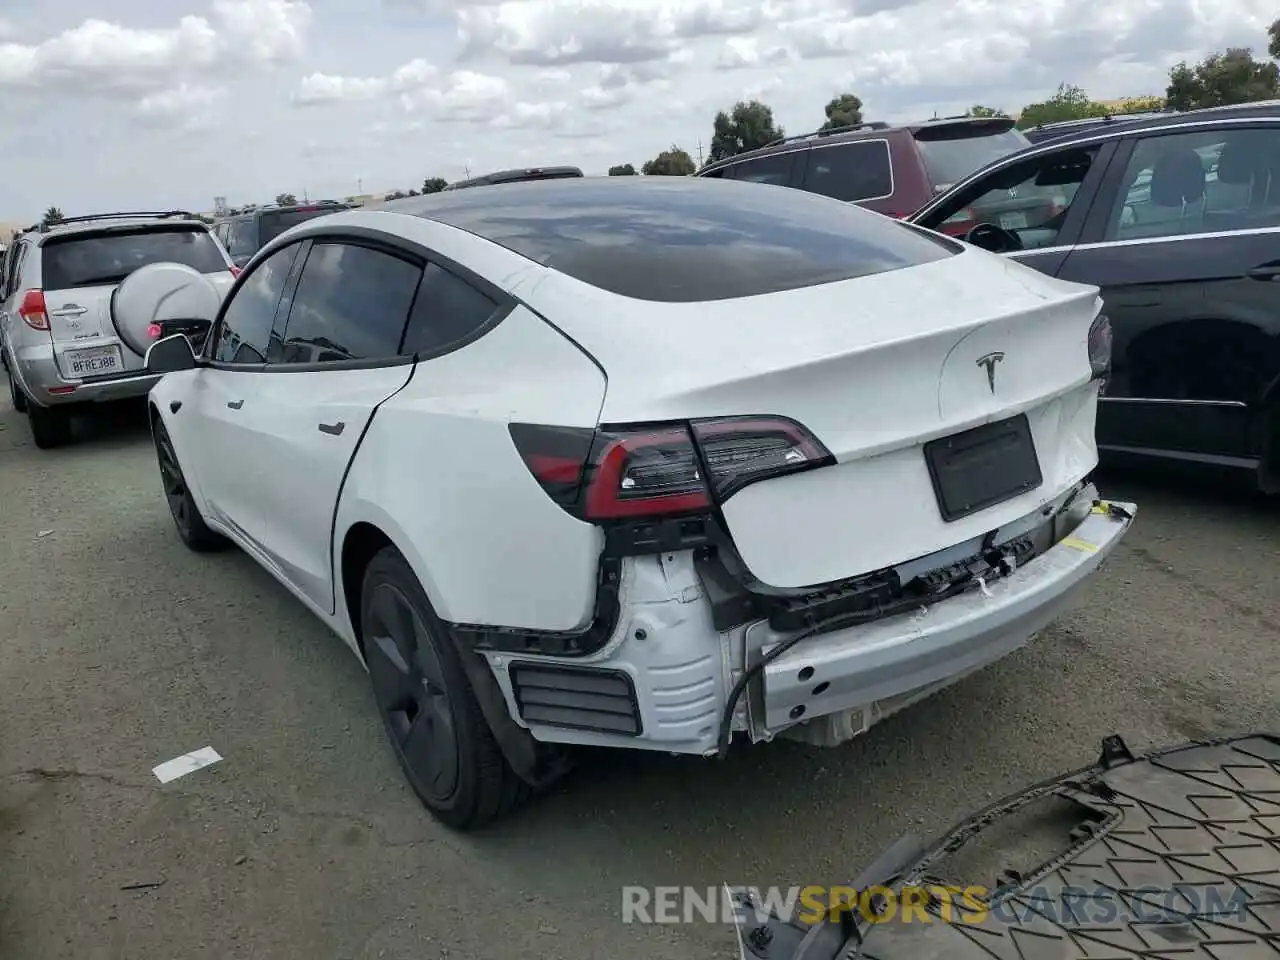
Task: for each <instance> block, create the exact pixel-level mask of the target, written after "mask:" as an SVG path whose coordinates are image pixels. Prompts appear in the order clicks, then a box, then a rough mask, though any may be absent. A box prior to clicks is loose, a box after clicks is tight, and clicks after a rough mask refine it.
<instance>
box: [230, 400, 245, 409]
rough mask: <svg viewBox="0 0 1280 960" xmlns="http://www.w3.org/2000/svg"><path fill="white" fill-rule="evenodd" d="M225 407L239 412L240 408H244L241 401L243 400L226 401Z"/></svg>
mask: <svg viewBox="0 0 1280 960" xmlns="http://www.w3.org/2000/svg"><path fill="white" fill-rule="evenodd" d="M227 406H228V407H230V408H231V409H232V410H239V409H240V408H241V407H243V406H244V401H243V400H228V401H227Z"/></svg>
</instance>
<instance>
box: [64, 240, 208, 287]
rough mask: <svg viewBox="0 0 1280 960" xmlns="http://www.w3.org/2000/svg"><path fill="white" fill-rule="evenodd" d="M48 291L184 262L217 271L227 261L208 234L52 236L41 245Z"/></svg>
mask: <svg viewBox="0 0 1280 960" xmlns="http://www.w3.org/2000/svg"><path fill="white" fill-rule="evenodd" d="M40 249H41V261H40V266H41V273H42V276H43V284H44V288H45V289H46V290H66V289H69V288H72V287H89V286H96V285H98V284H110V283H119V282H120V281H121V280H123V279H124V278H125V277H127V276H128V275H129V274H131V273H133V271H135V270H137V269H138V268H139V267H145V266H148V265H150V264H153V263H181V264H185V265H186V266H188V267H191V268H193V269H195V270H199V271H200V272H201V273H218V272H219V271H222V270H226V269H227V262H226V260H225V259H223V256H222V252H221V251H220V250H219V249H218V245H217V243H215V242H214V239H213V237H212V236H211V235H210V234H209V232H208V231H207V230H192V229H168V230H156V229H149V230H112V231H109V232H105V231H104V232H102V233H96V232H95V233H85V234H74V235H72V236H68V237H65V238H57V237H55V238H51V239H49V240H46V241H45V242H44V244H43V245H42V246H41V248H40Z"/></svg>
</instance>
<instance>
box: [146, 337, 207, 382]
mask: <svg viewBox="0 0 1280 960" xmlns="http://www.w3.org/2000/svg"><path fill="white" fill-rule="evenodd" d="M146 363H147V373H159V374H165V373H177V372H178V371H180V370H192V369H194V368H195V365H196V354H195V351H194V350H192V349H191V341H190V340H188V339H187V336H186V334H183V333H175V334H174V335H173V336H171V337H165V338H164V339H163V340H157V341H156V342H155V343H153V344H152V345H151V346H149V347H147V359H146Z"/></svg>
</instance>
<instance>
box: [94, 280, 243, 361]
mask: <svg viewBox="0 0 1280 960" xmlns="http://www.w3.org/2000/svg"><path fill="white" fill-rule="evenodd" d="M221 306H222V294H221V292H219V290H218V289H217V287H215V286H214V285H213V283H211V282H210V281H209V279H208V278H207V277H205V276H204V274H202V273H200V272H199V271H198V270H194V269H192V268H191V267H188V266H186V265H185V264H181V263H152V264H148V265H147V266H145V267H140V268H139V269H137V270H135V271H134V272H133V273H131V274H129V276H127V277H125V278H124V280H123V281H122V282H121V284H120V286H119V287H117V288H116V291H115V293H114V294H113V295H112V298H111V315H112V319H113V320H114V321H115V326H116V329H117V330H118V331H119V332H120V339H121V340H123V341H124V342H125V344H126V345H127V346H128V347H129V349H130V350H132V351H134V353H137V354H138V355H139V356H146V354H147V351H148V350H149V349H150V347H151V345H152V344H153V343H155V342H158V341H160V340H163V339H166V338H167V336H168V335H169V334H171V333H190V334H196V335H198V334H199V333H202V332H204V331H207V330H208V329H209V328H210V327H211V326H212V324H213V321H214V319H215V318H216V317H217V315H218V309H219V307H221ZM193 356H194V355H193Z"/></svg>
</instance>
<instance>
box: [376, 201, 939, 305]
mask: <svg viewBox="0 0 1280 960" xmlns="http://www.w3.org/2000/svg"><path fill="white" fill-rule="evenodd" d="M393 209H395V210H396V212H398V213H408V214H416V215H418V216H422V217H428V218H430V219H433V220H438V221H441V222H443V223H447V224H451V225H453V226H455V227H458V228H459V229H462V230H466V231H469V232H471V233H474V234H477V235H479V236H481V237H484V238H486V239H488V240H491V241H493V242H494V243H498V244H501V245H502V246H504V247H507V248H508V249H510V250H513V251H515V252H516V253H519V254H521V255H523V256H525V257H528V258H529V259H531V260H534V261H537V262H538V263H540V264H542V265H544V266H546V267H550V268H551V269H554V270H558V271H560V272H561V273H564V274H567V275H568V276H571V277H573V278H575V279H577V280H581V281H583V282H584V283H588V284H591V285H592V286H594V287H599V288H600V289H603V290H607V291H609V292H611V293H615V294H619V295H621V296H625V297H633V298H636V299H639V300H650V301H661V302H667V303H691V302H698V301H706V300H727V299H731V298H737V297H751V296H758V295H760V294H765V293H775V292H778V291H782V290H791V289H795V288H799V287H807V286H814V285H816V284H820V283H833V282H836V281H839V280H849V279H852V278H854V277H863V276H868V275H871V274H877V273H885V272H888V271H890V270H899V269H902V268H904V267H912V266H917V265H920V264H924V263H929V262H932V261H935V260H940V259H943V258H945V257H949V256H952V255H954V254H955V253H956V252H958V251H959V250H960V249H962V248H961V247H959V246H958V245H956V244H953V243H952V242H950V241H947V240H944V239H942V238H940V237H937V236H936V235H934V234H930V233H925V232H918V231H913V230H911V229H909V228H907V227H905V226H903V225H902V224H901V223H899V222H897V221H896V220H892V219H890V218H888V217H882V216H880V215H878V214H875V213H871V212H869V211H867V210H864V209H861V208H859V207H855V206H851V205H848V204H844V203H840V202H838V201H835V200H831V199H828V198H826V197H821V196H818V195H816V194H809V193H804V192H802V191H798V190H791V189H788V188H785V187H762V186H760V185H758V184H748V183H739V182H736V181H733V180H712V179H706V178H699V177H688V178H686V177H607V178H606V177H599V178H596V177H588V178H584V179H577V180H562V181H558V182H548V183H541V184H536V185H535V184H505V185H501V186H495V187H492V188H490V189H489V190H484V191H469V190H459V191H455V192H453V193H448V194H446V193H438V194H433V195H432V196H429V197H416V198H413V199H411V200H402V201H398V202H396V203H395V204H394V206H393Z"/></svg>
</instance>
